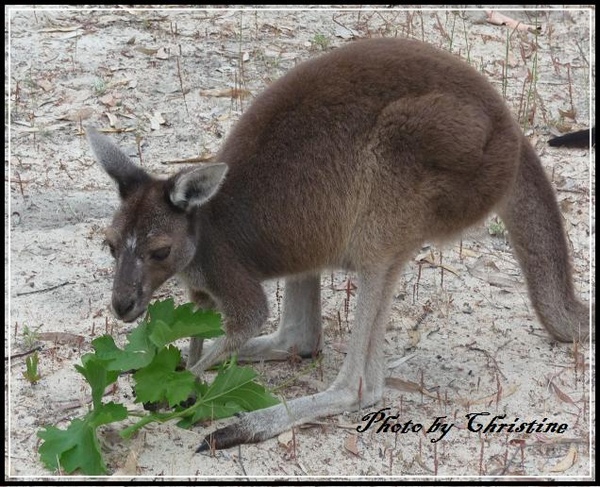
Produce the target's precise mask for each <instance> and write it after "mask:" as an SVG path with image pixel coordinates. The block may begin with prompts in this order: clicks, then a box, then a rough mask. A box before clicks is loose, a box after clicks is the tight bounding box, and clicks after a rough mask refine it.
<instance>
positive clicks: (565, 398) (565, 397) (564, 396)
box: [550, 382, 575, 404]
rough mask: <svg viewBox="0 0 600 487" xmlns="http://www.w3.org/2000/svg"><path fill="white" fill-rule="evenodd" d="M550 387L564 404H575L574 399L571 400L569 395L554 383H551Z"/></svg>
mask: <svg viewBox="0 0 600 487" xmlns="http://www.w3.org/2000/svg"><path fill="white" fill-rule="evenodd" d="M550 387H551V389H552V390H553V391H554V393H555V394H556V395H557V396H558V398H559V399H560V400H561V401H562V402H566V403H568V404H575V401H573V399H571V398H570V397H569V396H568V395H567V394H565V393H564V392H563V391H561V390H560V389H559V388H558V386H557V385H556V384H555V383H554V382H550Z"/></svg>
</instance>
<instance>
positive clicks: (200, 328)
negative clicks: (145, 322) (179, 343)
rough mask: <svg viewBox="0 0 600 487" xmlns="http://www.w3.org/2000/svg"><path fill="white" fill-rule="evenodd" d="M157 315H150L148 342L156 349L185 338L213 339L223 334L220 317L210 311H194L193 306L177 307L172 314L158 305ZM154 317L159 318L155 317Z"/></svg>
mask: <svg viewBox="0 0 600 487" xmlns="http://www.w3.org/2000/svg"><path fill="white" fill-rule="evenodd" d="M160 304H161V307H160V312H159V313H152V312H151V313H150V316H151V317H152V321H151V323H150V329H151V331H150V335H149V336H150V340H152V343H154V345H155V346H156V347H158V348H162V347H164V346H165V345H167V344H168V343H171V342H174V341H175V340H179V339H180V338H185V337H201V338H213V337H216V336H219V335H222V334H223V330H222V328H221V315H220V314H219V313H215V312H214V311H211V310H202V309H199V310H197V311H194V304H193V303H188V304H185V305H183V306H178V307H177V308H176V309H175V310H174V311H173V313H171V312H169V309H168V308H167V307H166V306H165V305H164V302H162V303H160ZM171 304H172V302H171ZM156 315H158V316H160V318H158V317H155V316H156Z"/></svg>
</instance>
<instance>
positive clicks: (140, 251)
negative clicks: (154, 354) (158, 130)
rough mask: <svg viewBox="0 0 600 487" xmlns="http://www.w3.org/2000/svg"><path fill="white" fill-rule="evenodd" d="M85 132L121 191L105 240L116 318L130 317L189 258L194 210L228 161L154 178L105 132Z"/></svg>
mask: <svg viewBox="0 0 600 487" xmlns="http://www.w3.org/2000/svg"><path fill="white" fill-rule="evenodd" d="M87 136H88V141H89V143H90V145H91V147H92V151H93V152H94V155H95V156H96V159H97V160H98V162H99V163H100V164H101V166H102V167H103V168H104V170H105V171H106V172H107V173H108V175H109V176H110V177H111V178H112V179H113V180H114V181H115V182H116V183H117V187H118V190H119V195H120V196H121V206H120V208H119V210H118V211H117V213H116V214H115V216H114V218H113V221H112V225H111V226H110V227H109V228H108V229H107V230H106V238H105V243H106V244H107V246H108V248H109V249H110V252H111V253H112V255H113V257H114V258H115V280H114V284H113V293H112V308H113V311H114V313H115V315H116V316H117V318H119V319H122V320H123V321H133V320H135V319H136V318H137V317H138V316H140V315H141V314H142V313H143V312H144V311H145V310H146V307H147V306H148V303H149V302H150V299H151V298H152V294H153V293H154V291H156V289H158V287H159V286H160V285H161V284H163V283H164V282H165V281H166V280H167V279H169V278H170V277H172V276H174V275H175V274H178V273H180V272H183V271H184V270H185V269H186V268H187V267H188V266H189V265H190V263H191V262H192V260H193V258H194V255H195V254H196V247H197V238H196V234H197V229H196V227H195V226H194V221H195V220H194V214H193V213H194V212H195V211H197V210H198V209H199V208H200V207H201V206H203V205H204V204H205V203H206V202H207V201H208V200H209V199H210V198H212V197H213V196H214V195H215V194H216V192H217V191H218V189H219V187H220V185H221V183H222V182H223V180H224V178H225V174H226V173H227V165H225V164H206V165H202V166H200V167H195V168H189V169H184V170H183V171H180V172H179V173H178V174H175V175H174V176H172V177H171V178H169V179H166V180H165V179H157V178H154V177H152V176H150V175H149V174H148V173H146V171H144V170H143V169H142V168H141V167H139V166H137V165H135V164H134V163H133V162H132V161H131V160H130V159H129V157H128V156H127V155H126V154H125V153H124V152H123V151H121V149H119V147H118V146H117V145H116V144H115V143H114V142H113V141H112V140H111V139H109V138H108V137H106V136H104V135H101V134H99V133H98V132H97V131H96V130H94V129H93V128H91V127H89V128H88V129H87ZM198 271H200V270H198Z"/></svg>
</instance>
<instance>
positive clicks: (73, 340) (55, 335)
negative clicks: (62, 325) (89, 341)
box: [37, 331, 85, 347]
mask: <svg viewBox="0 0 600 487" xmlns="http://www.w3.org/2000/svg"><path fill="white" fill-rule="evenodd" d="M37 336H38V339H39V340H41V341H43V342H52V343H57V344H60V345H75V346H77V347H80V346H82V345H83V343H84V341H85V337H83V336H81V335H76V334H75V333H67V332H60V331H54V332H53V331H51V332H46V333H38V334H37Z"/></svg>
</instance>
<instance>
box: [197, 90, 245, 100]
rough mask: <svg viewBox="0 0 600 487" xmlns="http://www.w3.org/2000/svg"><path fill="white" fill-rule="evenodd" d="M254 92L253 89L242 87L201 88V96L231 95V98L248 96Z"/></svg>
mask: <svg viewBox="0 0 600 487" xmlns="http://www.w3.org/2000/svg"><path fill="white" fill-rule="evenodd" d="M251 94H252V92H251V91H249V90H245V89H242V88H225V89H216V88H215V89H212V90H200V95H201V96H215V97H229V98H247V97H249V96H250V95H251Z"/></svg>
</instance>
